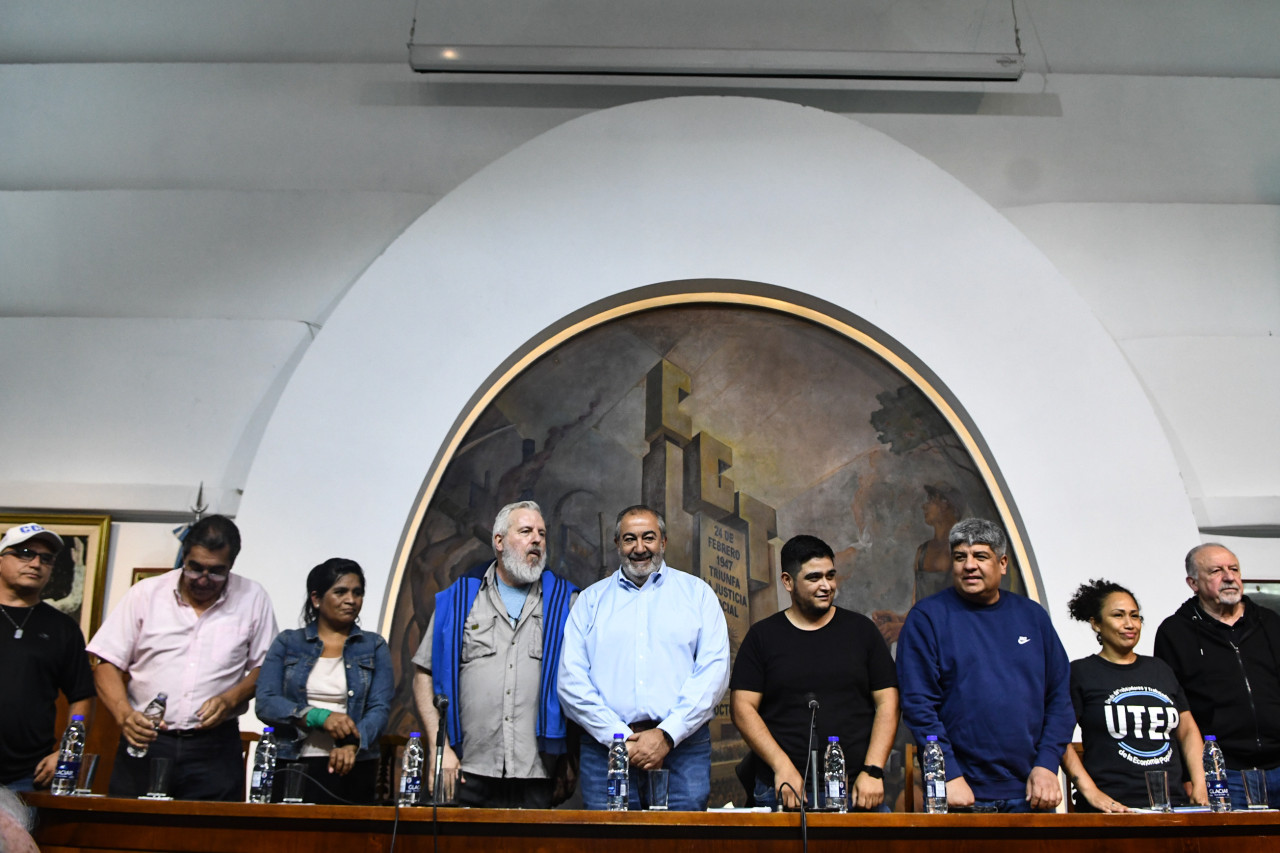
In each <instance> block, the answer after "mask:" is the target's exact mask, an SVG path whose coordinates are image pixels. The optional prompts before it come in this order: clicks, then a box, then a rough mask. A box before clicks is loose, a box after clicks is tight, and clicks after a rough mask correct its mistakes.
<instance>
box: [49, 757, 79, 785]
mask: <svg viewBox="0 0 1280 853" xmlns="http://www.w3.org/2000/svg"><path fill="white" fill-rule="evenodd" d="M79 775H80V762H79V761H59V762H58V767H57V769H56V770H54V771H53V778H54V780H55V781H57V780H61V781H63V782H70V783H71V784H72V785H74V784H75V783H76V777H77V776H79Z"/></svg>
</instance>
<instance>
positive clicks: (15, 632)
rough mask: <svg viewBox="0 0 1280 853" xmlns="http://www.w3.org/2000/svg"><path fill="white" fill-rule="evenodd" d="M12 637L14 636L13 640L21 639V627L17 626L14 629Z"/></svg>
mask: <svg viewBox="0 0 1280 853" xmlns="http://www.w3.org/2000/svg"><path fill="white" fill-rule="evenodd" d="M13 638H14V639H15V640H21V639H22V629H21V628H18V629H17V630H15V631H14V632H13Z"/></svg>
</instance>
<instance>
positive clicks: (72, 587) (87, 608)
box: [0, 512, 111, 640]
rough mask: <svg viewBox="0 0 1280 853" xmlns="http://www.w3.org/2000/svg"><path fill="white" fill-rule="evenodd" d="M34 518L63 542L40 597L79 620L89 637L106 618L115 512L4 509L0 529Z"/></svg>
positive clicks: (86, 636)
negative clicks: (109, 549)
mask: <svg viewBox="0 0 1280 853" xmlns="http://www.w3.org/2000/svg"><path fill="white" fill-rule="evenodd" d="M31 521H34V522H35V523H36V524H39V525H40V526H42V527H45V528H48V529H49V530H52V531H53V532H54V533H56V534H58V535H59V536H61V537H62V542H63V548H62V550H61V551H60V552H59V553H58V558H57V560H56V561H55V562H54V564H53V574H52V576H51V577H50V578H49V584H48V586H46V587H45V588H44V592H43V593H41V595H40V598H41V599H42V600H43V601H46V602H48V603H49V604H51V605H52V606H54V607H56V608H58V609H59V610H61V611H62V612H63V613H65V614H67V615H68V616H70V617H71V618H72V619H74V620H76V622H78V623H79V624H80V630H81V631H83V632H84V636H85V639H86V640H87V639H89V638H90V637H92V636H93V632H94V631H96V630H98V624H99V623H100V622H101V621H102V598H103V593H104V591H105V589H106V580H107V546H108V544H109V542H110V538H111V516H109V515H49V514H43V513H23V512H19V513H13V512H8V513H0V530H8V529H9V528H10V527H13V526H14V525H15V524H25V523H27V522H31Z"/></svg>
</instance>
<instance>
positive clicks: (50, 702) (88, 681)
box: [0, 522, 94, 791]
mask: <svg viewBox="0 0 1280 853" xmlns="http://www.w3.org/2000/svg"><path fill="white" fill-rule="evenodd" d="M61 550H62V537H60V536H58V534H56V533H54V532H53V531H52V530H46V529H45V528H43V527H41V526H40V525H38V524H35V523H32V522H29V523H27V524H19V525H15V526H14V527H10V528H9V530H8V531H7V532H6V533H5V534H4V538H3V539H0V615H2V616H3V618H0V685H3V690H0V784H3V785H4V786H5V787H7V788H9V789H11V790H14V791H30V790H33V789H35V788H45V787H48V785H49V782H50V781H51V780H52V779H53V771H54V768H55V767H56V766H57V763H58V733H57V732H56V731H55V730H54V726H55V725H56V720H57V715H58V711H57V699H58V691H62V693H63V694H64V695H65V696H66V697H67V702H68V704H69V705H70V706H71V707H70V713H71V714H83V715H85V716H86V717H88V715H89V710H90V708H91V706H92V703H93V696H94V687H93V673H92V672H91V671H90V669H89V657H88V655H86V654H85V650H84V634H82V633H81V631H80V626H79V625H78V624H76V621H75V620H74V619H72V618H71V617H70V616H68V615H66V614H65V613H62V612H60V611H58V610H56V609H55V608H53V607H51V606H49V605H48V604H46V603H44V602H42V601H41V600H40V593H41V592H42V591H43V590H44V588H45V586H46V585H47V584H48V583H49V577H50V576H51V575H52V574H53V561H54V558H55V557H57V555H58V552H59V551H61Z"/></svg>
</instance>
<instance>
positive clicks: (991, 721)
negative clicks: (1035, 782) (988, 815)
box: [898, 589, 1076, 800]
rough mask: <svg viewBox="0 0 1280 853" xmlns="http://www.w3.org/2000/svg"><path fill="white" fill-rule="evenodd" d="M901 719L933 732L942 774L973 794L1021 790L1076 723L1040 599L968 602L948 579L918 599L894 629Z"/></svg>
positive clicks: (994, 796)
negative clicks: (945, 584)
mask: <svg viewBox="0 0 1280 853" xmlns="http://www.w3.org/2000/svg"><path fill="white" fill-rule="evenodd" d="M898 684H899V688H900V690H901V691H902V719H903V722H905V723H906V724H907V726H908V727H909V728H910V729H911V732H912V734H914V735H915V739H916V743H917V744H920V745H923V744H924V742H925V738H926V736H928V735H937V736H938V743H940V744H942V751H943V754H944V755H945V757H946V760H947V779H948V780H950V779H954V778H956V777H957V776H964V778H965V781H966V782H968V783H969V787H970V788H971V789H972V790H973V795H974V797H975V799H977V800H1010V799H1022V798H1025V797H1026V793H1027V777H1028V776H1029V775H1030V774H1031V769H1032V768H1033V767H1037V766H1038V767H1045V768H1047V769H1049V770H1051V771H1053V772H1054V773H1057V772H1058V761H1059V760H1060V759H1061V758H1062V753H1063V750H1065V749H1066V747H1067V744H1068V743H1069V742H1070V741H1071V735H1072V733H1073V732H1074V731H1075V725H1076V715H1075V710H1074V709H1073V707H1072V705H1071V689H1070V686H1071V664H1070V662H1069V661H1068V660H1067V653H1066V651H1065V650H1064V649H1063V648H1062V643H1061V641H1059V639H1058V635H1057V633H1056V632H1055V631H1054V630H1053V625H1052V624H1051V623H1050V621H1049V614H1047V613H1045V611H1044V608H1042V607H1041V606H1040V605H1039V604H1036V603H1035V602H1034V601H1031V600H1030V599H1028V598H1024V597H1023V596H1020V595H1015V594H1014V593H1011V592H1008V591H1002V592H1001V593H1000V598H999V600H998V601H996V603H995V604H991V605H978V604H972V603H970V602H968V601H966V600H965V599H963V598H961V597H960V595H959V594H958V593H957V592H956V591H955V590H954V589H944V590H943V591H942V592H939V593H937V594H935V595H931V596H929V597H928V598H926V599H924V600H923V601H920V602H918V603H917V604H916V605H915V607H913V608H911V612H910V613H908V614H907V621H906V624H904V625H903V627H902V632H901V634H899V636H898Z"/></svg>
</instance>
